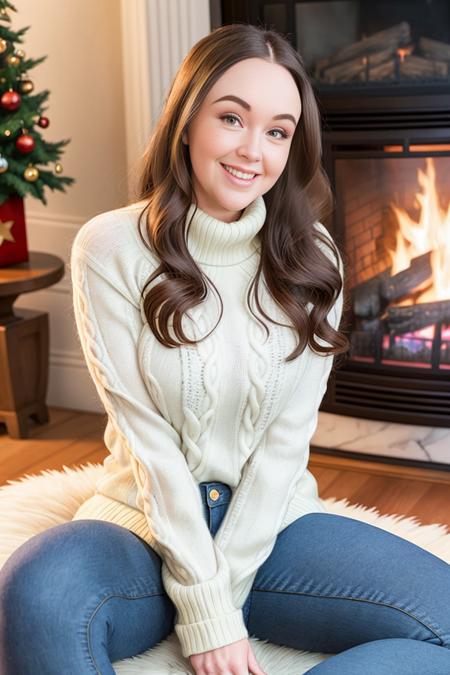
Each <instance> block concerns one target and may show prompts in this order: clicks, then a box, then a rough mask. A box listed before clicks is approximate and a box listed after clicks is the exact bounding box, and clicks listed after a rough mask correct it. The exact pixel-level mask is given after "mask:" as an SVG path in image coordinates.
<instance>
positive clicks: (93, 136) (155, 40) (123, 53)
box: [11, 0, 210, 412]
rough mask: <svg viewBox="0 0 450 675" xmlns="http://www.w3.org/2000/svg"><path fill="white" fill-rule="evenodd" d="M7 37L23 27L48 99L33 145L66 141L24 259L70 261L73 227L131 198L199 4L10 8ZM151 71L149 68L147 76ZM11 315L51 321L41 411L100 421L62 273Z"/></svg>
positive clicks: (75, 2)
mask: <svg viewBox="0 0 450 675" xmlns="http://www.w3.org/2000/svg"><path fill="white" fill-rule="evenodd" d="M15 7H16V9H17V12H16V13H12V14H11V16H12V27H13V28H14V29H19V28H22V27H24V26H30V29H29V30H28V32H27V33H26V35H25V38H24V42H23V44H22V45H21V46H22V48H23V49H24V51H25V53H26V56H27V57H33V58H38V57H40V56H43V55H47V59H46V61H44V63H42V64H40V65H39V66H37V67H36V68H34V69H33V70H31V71H30V73H29V76H30V79H31V80H33V82H34V84H35V92H39V91H42V90H43V89H49V90H50V96H49V99H48V102H47V105H48V109H47V111H46V112H45V114H46V116H48V117H49V119H50V125H49V127H48V128H47V129H46V130H41V131H42V135H43V137H44V138H46V139H47V140H49V141H59V140H62V139H66V138H70V139H71V142H70V144H69V145H67V146H66V149H65V152H64V155H63V156H62V158H61V163H62V165H63V169H64V171H63V175H64V174H65V175H68V176H72V177H74V178H75V180H76V183H74V184H73V185H72V186H69V187H68V188H66V190H67V192H66V193H62V192H51V191H50V190H46V198H47V200H48V204H47V206H45V205H44V204H42V203H41V202H40V201H39V200H36V199H33V198H31V197H27V198H26V199H25V211H26V220H27V234H28V244H29V248H30V249H31V250H35V251H46V252H48V253H53V254H55V255H58V256H59V257H60V258H62V259H63V260H64V261H65V262H66V264H67V263H68V261H69V257H70V247H71V243H72V240H73V238H74V236H75V234H76V232H77V231H78V229H79V227H80V226H81V225H82V224H83V223H84V222H86V220H88V219H89V218H91V217H92V216H93V215H95V214H97V213H100V212H102V211H107V210H110V209H113V208H117V207H120V206H122V205H124V204H126V203H127V202H128V201H129V199H130V198H131V197H133V194H132V192H133V185H134V184H135V173H134V171H135V166H136V163H137V160H138V158H139V156H140V153H141V152H142V150H143V148H144V147H145V143H146V140H147V137H148V134H149V133H150V130H151V124H152V122H154V119H155V111H156V113H158V111H159V110H160V108H161V102H162V97H163V96H164V94H165V89H166V88H167V87H168V85H169V84H170V81H171V79H172V77H173V75H174V73H175V71H176V69H177V67H178V65H179V63H180V62H181V59H182V57H183V56H184V54H185V52H186V51H187V50H188V49H189V47H190V46H191V44H193V43H194V42H195V41H196V40H198V39H199V38H200V37H201V36H202V35H204V34H206V33H207V32H209V30H210V28H209V3H208V0H95V1H94V0H63V1H61V0H38V2H37V1H36V0H15ZM155 65H156V67H155ZM20 307H28V308H31V309H36V310H41V311H45V312H48V313H49V318H50V372H49V389H48V396H47V403H48V404H49V405H50V406H52V405H55V406H61V407H66V408H74V409H79V410H93V411H98V412H102V411H103V409H102V406H101V404H100V402H99V400H98V397H97V394H96V392H95V389H94V386H93V384H92V382H91V380H90V376H89V374H88V371H87V368H86V365H85V363H84V359H83V355H82V353H81V349H80V347H79V343H78V339H77V336H76V333H75V323H74V318H73V313H72V297H71V284H70V271H69V270H68V269H67V270H66V275H65V277H64V278H63V279H62V280H61V281H60V282H59V283H58V284H55V285H54V286H52V287H50V288H48V289H44V290H42V291H37V292H35V293H30V294H28V295H24V296H21V297H20V298H19V299H18V300H17V301H16V303H15V308H16V310H17V311H18V313H20Z"/></svg>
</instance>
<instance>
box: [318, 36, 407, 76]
mask: <svg viewBox="0 0 450 675" xmlns="http://www.w3.org/2000/svg"><path fill="white" fill-rule="evenodd" d="M396 50H397V46H396V45H392V46H391V47H388V48H387V49H383V50H382V51H379V52H374V53H372V54H368V55H367V56H358V57H357V58H355V59H352V60H351V61H345V62H344V63H339V64H337V65H332V66H330V67H328V68H325V69H324V70H323V73H322V80H323V81H324V82H328V83H329V84H334V83H335V82H347V81H348V80H352V79H360V80H366V79H373V78H372V77H371V74H372V71H374V70H376V69H375V68H374V66H378V65H379V64H380V63H386V62H387V61H388V60H389V59H392V58H393V57H394V54H395V53H396ZM391 63H392V60H391Z"/></svg>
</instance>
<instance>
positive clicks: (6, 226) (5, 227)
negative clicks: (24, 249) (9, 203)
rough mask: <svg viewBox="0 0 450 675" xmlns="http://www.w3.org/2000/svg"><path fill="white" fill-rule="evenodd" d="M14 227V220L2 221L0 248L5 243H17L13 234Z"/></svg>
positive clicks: (0, 225) (0, 223)
mask: <svg viewBox="0 0 450 675" xmlns="http://www.w3.org/2000/svg"><path fill="white" fill-rule="evenodd" d="M13 225H14V221H13V220H7V221H6V222H4V223H2V221H1V220H0V246H1V245H2V244H3V242H4V241H15V239H14V237H13V236H12V234H11V228H12V226H13Z"/></svg>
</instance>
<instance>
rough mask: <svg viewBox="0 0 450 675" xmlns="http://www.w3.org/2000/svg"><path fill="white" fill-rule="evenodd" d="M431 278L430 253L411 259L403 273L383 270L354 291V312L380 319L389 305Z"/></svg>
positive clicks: (360, 316) (365, 317)
mask: <svg viewBox="0 0 450 675" xmlns="http://www.w3.org/2000/svg"><path fill="white" fill-rule="evenodd" d="M431 275H432V268H431V253H430V252H428V253H424V254H423V255H420V256H417V257H416V258H413V259H412V261H411V264H410V266H409V267H408V268H407V269H406V270H402V271H401V272H398V274H394V276H391V268H389V269H387V270H384V272H381V273H380V274H377V275H376V276H375V277H372V278H371V279H369V280H368V281H364V282H363V283H362V284H358V286H355V288H353V290H352V295H353V311H354V313H355V315H356V316H357V317H359V318H361V319H362V318H364V319H368V318H373V317H376V316H379V315H380V314H381V313H382V311H383V310H384V308H385V307H386V305H387V304H388V303H389V302H393V301H395V300H401V299H402V298H404V297H406V296H407V295H409V294H410V293H412V292H413V291H415V290H416V289H417V288H418V287H419V286H420V285H421V284H423V282H424V281H426V280H427V279H429V278H430V277H431Z"/></svg>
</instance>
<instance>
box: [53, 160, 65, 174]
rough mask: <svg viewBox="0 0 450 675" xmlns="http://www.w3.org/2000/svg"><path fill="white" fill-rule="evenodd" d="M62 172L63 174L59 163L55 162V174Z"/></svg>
mask: <svg viewBox="0 0 450 675" xmlns="http://www.w3.org/2000/svg"><path fill="white" fill-rule="evenodd" d="M62 172H63V167H62V164H60V163H59V162H56V164H55V173H62Z"/></svg>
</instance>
